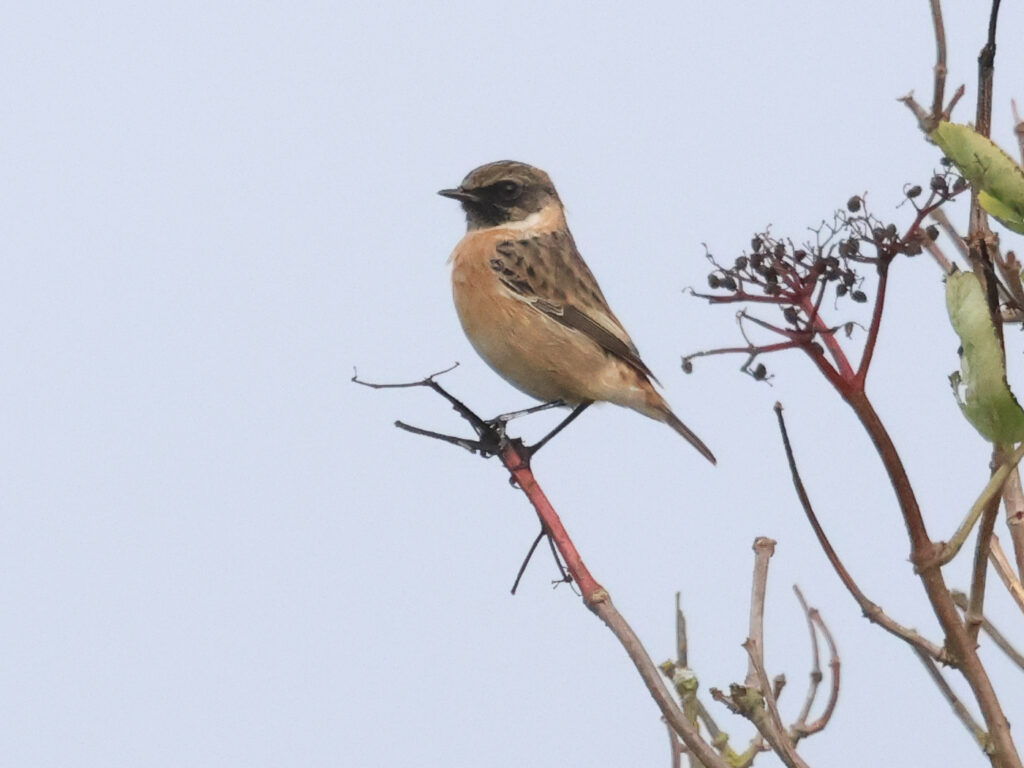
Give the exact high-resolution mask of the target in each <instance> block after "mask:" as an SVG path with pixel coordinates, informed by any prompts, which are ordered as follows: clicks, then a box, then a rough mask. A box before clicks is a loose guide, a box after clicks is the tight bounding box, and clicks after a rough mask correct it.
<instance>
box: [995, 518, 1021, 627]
mask: <svg viewBox="0 0 1024 768" xmlns="http://www.w3.org/2000/svg"><path fill="white" fill-rule="evenodd" d="M988 556H989V559H990V560H991V561H992V565H993V566H994V567H995V569H996V573H998V574H999V578H1000V579H1002V580H1003V585H1004V586H1005V587H1006V590H1007V591H1008V592H1009V593H1010V596H1011V597H1012V598H1013V599H1014V601H1015V602H1016V603H1017V607H1018V608H1020V609H1021V611H1024V585H1022V584H1021V582H1020V579H1018V578H1017V576H1016V575H1015V574H1014V572H1013V568H1012V567H1011V566H1010V561H1009V560H1007V559H1006V553H1005V552H1003V547H1002V545H1001V544H1000V543H999V537H998V536H996V535H995V534H993V536H992V541H991V542H990V543H989V553H988Z"/></svg>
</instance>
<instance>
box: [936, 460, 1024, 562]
mask: <svg viewBox="0 0 1024 768" xmlns="http://www.w3.org/2000/svg"><path fill="white" fill-rule="evenodd" d="M1000 458H1002V459H1003V461H1002V462H1001V463H1000V464H999V468H998V469H996V471H995V472H993V473H992V475H991V476H990V477H989V479H988V482H987V483H985V487H984V488H983V489H982V491H981V493H980V494H978V498H977V499H976V500H975V502H974V504H972V505H971V508H970V510H968V512H967V516H966V517H965V518H964V521H963V522H962V523H961V524H960V527H959V528H957V530H956V533H954V534H953V536H952V538H950V540H949V541H948V542H946V543H944V544H942V545H941V547H940V552H939V554H938V556H937V557H936V560H935V564H937V565H945V564H946V563H948V562H949V561H950V560H952V559H953V558H954V557H956V555H957V553H958V552H959V551H960V548H961V547H962V546H963V545H964V542H965V541H967V537H968V536H970V535H971V530H972V529H973V528H974V525H975V523H977V522H978V518H980V517H981V516H982V514H983V513H984V512H985V511H986V510H988V509H990V508H992V507H993V505H995V508H996V509H998V504H999V495H1000V492H1001V490H1002V488H1003V485H1004V483H1006V479H1007V478H1008V477H1009V476H1010V472H1011V471H1012V470H1013V469H1014V468H1015V467H1016V466H1017V464H1019V463H1020V461H1021V459H1022V458H1024V443H1022V444H1021V445H1020V446H1019V447H1018V448H1017V450H1015V451H1014V452H1013V453H1012V454H1010V455H1009V456H1005V454H1002V453H1001V454H1000ZM927 565H932V563H928V564H927Z"/></svg>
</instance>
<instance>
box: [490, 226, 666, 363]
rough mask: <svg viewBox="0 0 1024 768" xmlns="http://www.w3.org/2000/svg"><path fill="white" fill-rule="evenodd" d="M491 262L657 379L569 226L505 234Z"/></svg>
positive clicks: (529, 297) (563, 319) (518, 292)
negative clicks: (520, 234)
mask: <svg viewBox="0 0 1024 768" xmlns="http://www.w3.org/2000/svg"><path fill="white" fill-rule="evenodd" d="M490 267H491V269H493V270H494V272H495V273H496V274H497V276H498V279H499V280H500V281H501V283H502V284H503V285H504V286H505V287H506V288H508V290H509V291H510V292H511V293H512V294H513V295H514V296H515V297H516V298H518V299H520V300H521V301H524V302H526V303H527V304H529V305H530V306H532V307H533V308H534V309H536V310H537V311H539V312H543V313H544V314H545V315H547V316H548V317H550V318H552V319H553V320H556V321H557V322H559V323H561V324H562V325H564V326H566V327H567V328H572V329H573V330H576V331H579V332H580V333H582V334H583V335H584V336H586V337H587V338H589V339H590V340H591V341H593V342H595V343H596V344H597V345H598V346H600V347H601V348H602V349H604V350H606V351H608V352H609V353H611V354H612V355H615V356H616V357H618V358H619V359H621V360H623V361H625V362H626V363H629V364H630V365H631V366H633V367H634V368H636V369H637V370H638V371H640V372H641V373H643V374H644V375H645V376H649V377H650V378H652V379H654V380H655V381H657V379H655V377H654V374H653V373H651V371H650V369H649V368H648V367H647V366H646V365H645V364H644V361H643V360H641V359H640V353H639V352H638V351H637V348H636V346H635V345H634V344H633V341H632V340H631V339H630V338H629V334H628V333H626V330H625V328H623V327H622V324H621V323H620V322H619V321H618V318H616V317H615V315H614V314H613V313H612V310H611V308H610V307H609V306H608V302H607V301H605V298H604V294H602V293H601V288H600V287H599V286H598V284H597V280H595V279H594V275H593V274H592V273H591V271H590V269H589V268H588V267H587V265H586V263H584V261H583V258H582V257H581V256H580V254H579V251H577V250H576V244H575V243H574V242H573V240H572V235H570V234H569V233H568V232H566V231H557V232H549V233H545V234H543V235H537V236H535V237H530V238H525V239H522V240H503V241H501V242H499V243H498V244H497V245H496V246H495V250H494V254H493V256H492V258H491V260H490Z"/></svg>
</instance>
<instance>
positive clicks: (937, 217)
mask: <svg viewBox="0 0 1024 768" xmlns="http://www.w3.org/2000/svg"><path fill="white" fill-rule="evenodd" d="M929 215H930V216H931V217H932V220H933V221H934V222H935V223H936V224H938V225H939V229H941V230H942V231H943V232H945V233H946V237H948V238H949V239H950V240H951V241H952V242H953V245H955V246H956V249H957V251H959V253H960V256H961V258H964V259H966V258H967V243H966V242H964V239H963V238H962V237H961V236H960V233H959V232H957V231H956V227H954V226H953V222H951V221H950V220H949V216H947V215H946V212H945V211H944V210H943V209H942V208H936V209H935V210H934V211H932V212H931V214H929Z"/></svg>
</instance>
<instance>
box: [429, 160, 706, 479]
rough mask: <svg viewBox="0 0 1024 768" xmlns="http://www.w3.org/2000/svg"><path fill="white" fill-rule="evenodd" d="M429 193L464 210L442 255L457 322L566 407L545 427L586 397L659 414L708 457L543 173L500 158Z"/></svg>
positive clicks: (524, 384) (476, 343)
mask: <svg viewBox="0 0 1024 768" xmlns="http://www.w3.org/2000/svg"><path fill="white" fill-rule="evenodd" d="M438 194H439V195H442V196H444V197H447V198H451V199H453V200H457V201H458V202H459V203H461V205H462V208H463V210H464V211H465V214H466V234H465V236H464V237H463V238H462V239H461V240H460V241H459V243H458V244H457V245H456V246H455V250H454V251H453V252H452V254H451V257H450V258H449V260H448V263H449V264H450V265H451V279H452V294H453V298H454V300H455V309H456V311H457V313H458V316H459V321H460V322H461V324H462V328H463V330H464V331H465V333H466V336H467V337H468V338H469V341H470V343H471V344H472V346H473V348H474V349H475V350H476V352H477V353H478V354H479V355H480V357H482V358H483V360H484V361H485V362H486V363H487V364H488V365H489V366H490V367H491V368H492V369H494V371H495V372H496V373H498V374H499V375H500V376H501V377H502V378H504V379H505V380H506V381H508V382H509V383H510V384H512V385H513V386H514V387H516V388H517V389H519V390H520V391H522V392H524V393H526V394H527V395H529V396H531V397H533V398H536V399H537V400H541V401H543V402H545V403H558V404H560V405H567V406H572V407H575V409H576V410H574V411H573V413H572V414H571V415H570V417H569V419H566V421H564V422H563V423H562V424H561V425H560V426H559V427H558V428H557V429H556V430H555V431H557V430H558V429H561V428H562V427H563V426H565V424H567V423H568V421H570V420H571V419H572V418H575V416H576V415H578V414H579V413H580V412H582V410H583V409H585V408H586V407H588V406H589V405H590V404H592V403H594V402H609V403H614V404H616V405H619V406H623V407H625V408H631V409H633V410H634V411H637V412H638V413H641V414H643V415H644V416H647V417H649V418H651V419H655V420H656V421H661V422H664V423H665V424H667V425H668V426H670V427H672V429H674V430H675V431H676V432H678V433H679V434H680V435H682V436H683V437H684V438H685V439H686V440H687V441H688V442H689V443H690V444H691V445H693V447H694V448H696V449H697V450H698V451H699V452H700V453H701V455H702V456H704V457H705V458H706V459H707V460H708V461H710V462H711V463H712V464H714V463H716V460H715V456H714V454H713V453H712V452H711V451H710V450H709V449H708V447H707V446H706V445H705V444H704V442H703V441H702V440H701V439H700V438H699V437H697V435H696V434H694V432H693V431H692V430H690V429H689V428H688V427H687V426H686V425H685V424H683V422H682V421H680V420H679V418H678V417H677V416H676V415H675V413H673V412H672V408H671V407H670V406H669V404H668V403H667V402H666V401H665V398H663V397H662V396H661V395H660V394H659V393H658V391H657V390H656V389H655V388H654V384H653V383H652V382H656V381H657V379H656V378H655V376H654V374H653V373H652V372H651V369H650V368H648V367H647V365H646V364H645V363H644V361H643V360H642V359H641V358H640V353H639V352H638V351H637V348H636V345H635V344H633V341H632V339H630V337H629V334H628V333H626V329H625V328H623V327H622V323H620V322H619V320H618V318H616V317H615V314H614V313H613V312H612V310H611V308H610V307H609V306H608V302H607V300H606V299H605V297H604V294H603V293H602V291H601V288H600V287H599V286H598V284H597V280H596V279H595V278H594V275H593V273H592V272H591V271H590V269H589V268H588V267H587V265H586V263H585V262H584V261H583V257H582V256H581V255H580V252H579V250H577V248H576V242H575V241H574V240H573V236H572V233H571V232H570V231H569V226H568V224H567V222H566V218H565V209H564V207H563V205H562V201H561V199H560V198H559V196H558V192H557V191H556V190H555V186H554V184H553V183H552V181H551V178H550V177H549V176H548V174H547V173H545V172H544V171H542V170H540V169H539V168H535V167H533V166H531V165H527V164H526V163H521V162H516V161H512V160H502V161H498V162H494V163H488V164H487V165H482V166H480V167H479V168H476V169H474V170H472V171H470V172H469V174H468V175H467V176H466V177H465V178H464V179H463V180H462V183H461V184H460V185H459V186H458V187H456V188H454V189H442V190H440V191H439V192H438ZM552 434H553V433H552ZM551 436H552V435H549V436H548V437H547V438H545V440H544V441H542V442H546V441H547V439H549V438H550V437H551Z"/></svg>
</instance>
